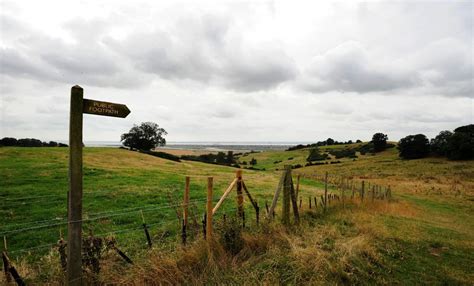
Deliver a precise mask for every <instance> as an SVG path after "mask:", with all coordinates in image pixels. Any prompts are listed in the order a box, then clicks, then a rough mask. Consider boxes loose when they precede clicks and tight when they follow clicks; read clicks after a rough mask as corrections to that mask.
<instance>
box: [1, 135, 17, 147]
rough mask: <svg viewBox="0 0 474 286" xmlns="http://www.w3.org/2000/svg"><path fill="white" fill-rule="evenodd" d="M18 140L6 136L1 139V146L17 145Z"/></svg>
mask: <svg viewBox="0 0 474 286" xmlns="http://www.w3.org/2000/svg"><path fill="white" fill-rule="evenodd" d="M17 144H18V140H16V138H12V137H4V138H2V139H1V140H0V146H17Z"/></svg>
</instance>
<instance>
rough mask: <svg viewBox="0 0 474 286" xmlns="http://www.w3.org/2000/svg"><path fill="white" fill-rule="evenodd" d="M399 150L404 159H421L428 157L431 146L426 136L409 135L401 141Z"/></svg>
mask: <svg viewBox="0 0 474 286" xmlns="http://www.w3.org/2000/svg"><path fill="white" fill-rule="evenodd" d="M398 150H399V156H400V157H401V158H403V159H419V158H424V157H426V156H428V154H429V152H430V144H429V141H428V138H426V136H425V135H424V134H416V135H408V136H407V137H405V138H402V139H400V141H399V142H398Z"/></svg>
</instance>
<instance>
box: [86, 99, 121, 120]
mask: <svg viewBox="0 0 474 286" xmlns="http://www.w3.org/2000/svg"><path fill="white" fill-rule="evenodd" d="M82 112H83V113H88V114H95V115H103V116H113V117H120V118H125V117H127V115H129V114H130V109H128V107H127V106H126V105H123V104H118V103H112V102H105V101H98V100H91V99H85V98H84V101H83V109H82Z"/></svg>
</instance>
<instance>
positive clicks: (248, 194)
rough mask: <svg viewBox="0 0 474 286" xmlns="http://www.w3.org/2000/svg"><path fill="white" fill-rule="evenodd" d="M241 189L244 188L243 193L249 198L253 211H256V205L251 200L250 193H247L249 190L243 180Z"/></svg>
mask: <svg viewBox="0 0 474 286" xmlns="http://www.w3.org/2000/svg"><path fill="white" fill-rule="evenodd" d="M242 187H244V191H245V193H246V194H247V197H249V200H250V202H251V203H252V205H253V207H254V209H255V210H257V209H258V205H257V203H256V202H255V201H254V200H253V198H252V196H251V195H250V192H249V190H248V189H247V186H246V185H245V182H244V180H242Z"/></svg>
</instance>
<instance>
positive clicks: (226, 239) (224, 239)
mask: <svg viewBox="0 0 474 286" xmlns="http://www.w3.org/2000/svg"><path fill="white" fill-rule="evenodd" d="M220 242H221V244H222V245H223V246H224V249H225V250H226V251H227V252H229V253H230V254H232V255H236V254H237V253H239V252H240V251H241V250H242V248H243V247H244V239H243V238H242V226H241V225H240V223H239V220H238V219H237V218H235V217H234V216H231V217H230V218H229V219H228V220H227V221H226V222H224V223H223V225H222V230H221V233H220Z"/></svg>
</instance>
